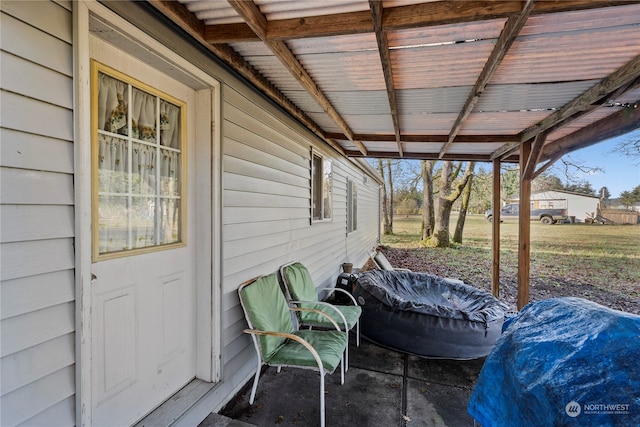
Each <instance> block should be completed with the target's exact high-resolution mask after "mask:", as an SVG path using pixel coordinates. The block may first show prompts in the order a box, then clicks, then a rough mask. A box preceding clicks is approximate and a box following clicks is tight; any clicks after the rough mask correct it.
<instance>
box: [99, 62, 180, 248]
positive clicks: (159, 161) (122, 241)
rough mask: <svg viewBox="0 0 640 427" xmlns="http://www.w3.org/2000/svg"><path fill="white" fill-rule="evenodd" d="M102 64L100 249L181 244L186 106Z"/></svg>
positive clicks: (100, 90) (100, 99) (100, 92)
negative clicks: (184, 116)
mask: <svg viewBox="0 0 640 427" xmlns="http://www.w3.org/2000/svg"><path fill="white" fill-rule="evenodd" d="M99 68H100V69H99V70H98V71H97V80H92V81H97V82H98V87H97V88H96V89H95V90H94V91H92V93H93V94H95V95H97V96H96V97H95V98H94V99H93V101H94V104H93V111H94V112H96V110H97V112H96V113H97V115H98V123H97V125H98V129H94V132H95V134H94V135H96V141H95V144H97V149H96V150H95V152H96V154H95V155H97V156H98V159H97V164H98V168H97V169H98V170H97V174H96V175H97V182H94V183H93V185H94V191H95V192H96V193H97V194H96V196H95V197H96V198H95V199H94V200H96V202H97V206H95V207H94V209H95V212H96V215H97V217H98V219H97V221H96V222H97V223H98V224H97V227H96V229H95V237H94V239H95V242H96V243H95V244H96V246H97V247H98V251H97V252H98V254H105V253H109V252H121V251H128V250H132V249H140V248H149V247H153V246H159V245H167V244H172V243H180V242H181V241H182V233H183V232H184V231H182V229H181V227H182V221H181V218H182V216H183V215H184V213H183V212H182V209H183V206H182V200H183V194H182V193H183V189H182V178H183V177H182V173H183V170H182V167H183V164H182V161H183V159H184V158H183V152H182V150H183V144H184V143H185V141H184V140H183V139H184V135H183V132H182V131H183V129H184V128H183V126H185V123H183V115H184V112H185V111H184V109H185V108H186V106H185V105H184V104H182V103H181V102H180V101H177V100H173V102H169V101H167V100H165V99H163V97H164V95H162V94H161V93H160V92H157V91H156V90H155V89H151V88H147V90H142V89H140V87H143V86H144V85H143V84H138V83H136V82H135V81H133V80H132V79H128V78H126V77H120V79H117V78H114V77H111V76H109V75H108V74H106V73H107V72H108V71H107V69H106V67H104V68H103V67H99ZM114 74H117V73H116V72H114ZM117 75H119V76H120V74H117Z"/></svg>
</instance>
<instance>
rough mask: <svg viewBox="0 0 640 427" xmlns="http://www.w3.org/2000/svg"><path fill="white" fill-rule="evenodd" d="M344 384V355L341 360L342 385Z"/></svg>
mask: <svg viewBox="0 0 640 427" xmlns="http://www.w3.org/2000/svg"><path fill="white" fill-rule="evenodd" d="M342 384H344V354H343V355H342V359H341V360H340V385H342Z"/></svg>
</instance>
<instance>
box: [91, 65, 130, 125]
mask: <svg viewBox="0 0 640 427" xmlns="http://www.w3.org/2000/svg"><path fill="white" fill-rule="evenodd" d="M127 102H128V95H127V84H126V83H125V82H121V81H120V80H116V79H114V78H113V77H109V76H107V75H105V74H102V73H100V74H99V76H98V129H101V130H106V131H108V132H113V133H119V134H121V135H127V130H128V128H127V110H128V106H127Z"/></svg>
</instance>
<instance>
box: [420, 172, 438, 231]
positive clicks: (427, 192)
mask: <svg viewBox="0 0 640 427" xmlns="http://www.w3.org/2000/svg"><path fill="white" fill-rule="evenodd" d="M421 163H422V195H423V197H422V240H426V239H428V238H429V237H431V235H432V234H433V223H434V213H433V166H434V164H435V161H434V160H423V161H422V162H421Z"/></svg>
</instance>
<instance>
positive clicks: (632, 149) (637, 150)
mask: <svg viewBox="0 0 640 427" xmlns="http://www.w3.org/2000/svg"><path fill="white" fill-rule="evenodd" d="M613 151H614V152H617V153H620V154H622V155H623V156H626V157H629V158H630V159H632V160H635V161H636V165H640V132H633V133H632V134H631V135H630V136H629V137H627V138H626V139H623V140H622V141H620V142H619V143H618V144H617V145H616V147H615V148H614V149H613Z"/></svg>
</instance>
